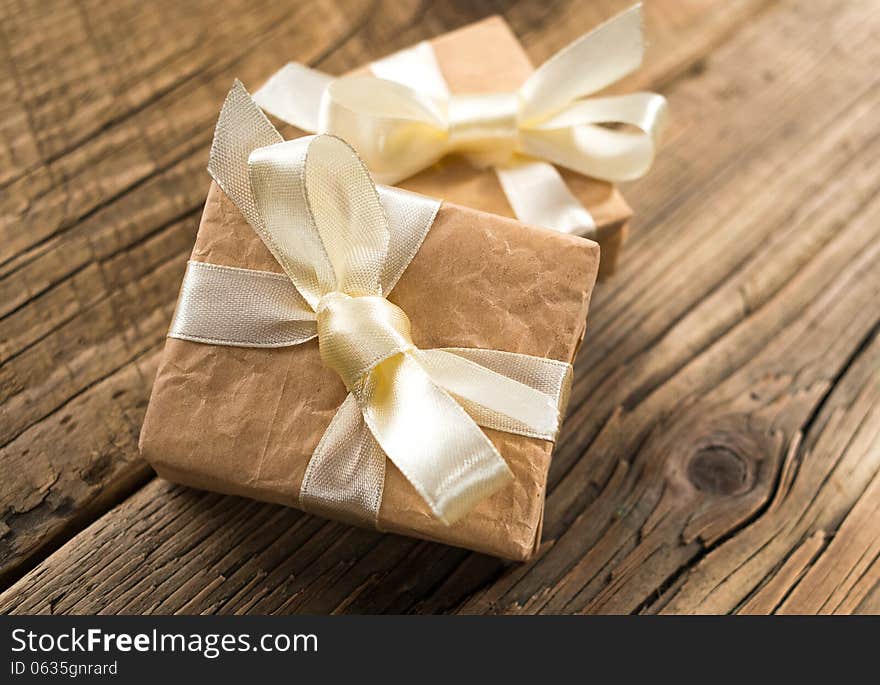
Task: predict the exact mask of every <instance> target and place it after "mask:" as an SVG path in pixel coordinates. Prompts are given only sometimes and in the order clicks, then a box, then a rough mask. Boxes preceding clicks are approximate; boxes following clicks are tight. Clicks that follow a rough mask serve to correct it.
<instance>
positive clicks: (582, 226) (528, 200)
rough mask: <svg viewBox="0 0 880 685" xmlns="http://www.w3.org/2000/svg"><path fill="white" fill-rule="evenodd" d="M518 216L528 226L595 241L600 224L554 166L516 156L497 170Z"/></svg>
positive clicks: (505, 192)
mask: <svg viewBox="0 0 880 685" xmlns="http://www.w3.org/2000/svg"><path fill="white" fill-rule="evenodd" d="M495 173H496V175H497V176H498V182H499V183H500V184H501V189H502V190H503V191H504V195H505V196H506V197H507V201H508V202H509V203H510V207H511V209H513V213H514V214H515V215H516V217H517V218H518V219H519V220H520V221H522V222H523V223H526V224H531V225H532V226H541V227H543V228H549V229H553V230H555V231H559V232H561V233H572V234H574V235H579V236H581V237H583V238H591V239H595V237H596V221H595V220H594V219H593V215H592V214H590V212H589V210H588V209H587V208H586V207H584V206H583V205H582V204H581V202H580V201H579V200H578V199H577V198H576V197H575V196H574V193H572V192H571V190H570V189H569V187H568V184H566V182H565V180H563V178H562V176H561V175H560V174H559V171H557V170H556V167H554V166H553V165H552V164H549V163H547V162H542V161H540V160H537V159H525V158H522V157H515V158H514V159H512V160H511V161H510V162H508V163H507V164H504V165H502V166H496V167H495Z"/></svg>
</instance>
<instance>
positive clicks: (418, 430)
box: [352, 354, 513, 524]
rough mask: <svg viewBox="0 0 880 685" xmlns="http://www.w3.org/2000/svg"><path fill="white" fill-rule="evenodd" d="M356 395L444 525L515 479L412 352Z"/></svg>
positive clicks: (388, 364)
mask: <svg viewBox="0 0 880 685" xmlns="http://www.w3.org/2000/svg"><path fill="white" fill-rule="evenodd" d="M352 393H353V394H354V395H355V397H356V398H357V400H358V404H359V405H360V408H361V411H362V412H363V415H364V420H365V421H366V423H367V425H368V426H369V428H370V431H371V432H372V434H373V436H374V437H375V438H376V441H377V442H378V443H379V445H380V446H381V447H382V449H383V450H384V452H385V454H386V455H387V457H388V458H389V459H390V460H391V461H392V462H393V463H394V465H395V466H396V467H397V468H398V469H400V471H401V473H403V475H404V476H405V477H406V479H407V480H408V481H409V482H410V483H411V484H412V486H413V487H414V488H415V489H416V491H417V492H418V493H419V495H420V496H421V497H422V499H423V500H424V501H425V502H426V504H427V505H428V507H429V508H430V509H431V511H432V512H433V514H434V515H435V516H436V517H437V518H438V519H440V520H441V521H443V522H445V523H447V524H450V523H454V522H455V521H457V520H458V519H460V518H461V517H462V516H464V515H465V514H467V513H468V512H469V511H470V510H471V509H473V507H474V506H476V505H477V504H478V503H479V502H481V501H482V500H484V499H485V498H487V497H489V496H490V495H492V494H493V493H495V492H496V491H497V490H499V489H500V488H501V487H503V486H505V485H507V484H508V483H510V482H511V480H512V479H513V474H512V473H511V471H510V468H509V467H508V466H507V463H506V462H505V461H504V459H503V458H502V457H501V455H500V454H499V453H498V450H497V449H496V448H495V446H494V445H493V444H492V442H491V441H490V440H489V439H488V438H487V437H486V435H485V434H484V433H483V431H481V430H480V428H479V427H478V426H477V424H476V423H474V421H473V420H472V419H471V418H470V417H469V416H468V415H467V413H466V412H465V411H464V409H462V407H461V406H459V404H458V403H457V402H456V401H455V399H453V398H452V397H451V396H450V395H449V393H447V392H446V391H445V390H443V389H442V388H441V387H439V386H438V385H437V384H436V383H434V381H433V380H432V379H431V378H430V376H429V375H428V374H427V373H426V372H425V370H424V369H423V368H422V366H421V365H420V364H419V362H418V361H417V360H416V358H415V357H413V356H411V355H410V354H398V355H395V356H394V357H391V358H389V359H387V360H386V361H385V362H383V363H381V364H379V365H378V366H377V367H376V368H375V369H373V371H372V372H371V373H370V374H369V375H368V376H367V377H366V378H365V379H364V381H363V382H362V383H361V384H360V385H359V386H358V387H356V388H354V389H353V390H352Z"/></svg>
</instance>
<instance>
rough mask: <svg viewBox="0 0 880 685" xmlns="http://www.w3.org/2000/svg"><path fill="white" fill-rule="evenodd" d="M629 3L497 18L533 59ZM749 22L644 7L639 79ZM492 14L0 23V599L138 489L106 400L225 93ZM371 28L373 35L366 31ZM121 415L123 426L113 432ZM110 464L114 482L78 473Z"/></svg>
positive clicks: (206, 14)
mask: <svg viewBox="0 0 880 685" xmlns="http://www.w3.org/2000/svg"><path fill="white" fill-rule="evenodd" d="M626 4H628V2H626V1H623V2H617V1H616V0H615V2H614V3H611V4H609V5H608V6H604V5H603V6H602V7H601V8H599V7H594V6H592V5H587V6H584V5H583V3H577V2H564V3H559V4H558V5H557V6H556V7H555V8H554V10H553V12H554V13H555V12H559V13H560V16H564V17H566V20H565V21H557V20H551V19H552V15H551V14H546V9H545V5H544V4H543V3H540V2H518V3H513V4H511V5H510V6H509V7H508V8H507V9H506V10H505V13H506V14H507V16H508V18H509V20H510V21H511V23H512V25H513V26H514V28H515V30H517V31H518V32H520V33H522V34H523V35H524V36H525V42H526V44H527V47H528V48H529V50H530V51H531V52H532V53H533V54H534V55H535V57H536V58H537V59H543V57H544V56H545V53H546V54H549V53H550V52H552V51H553V50H555V49H558V48H559V47H561V46H562V45H564V44H565V42H566V41H567V40H570V39H571V38H573V37H574V36H575V35H577V34H579V33H580V32H581V31H582V30H583V29H585V28H587V27H588V26H590V25H592V24H593V23H595V22H596V21H599V20H600V19H602V18H605V17H607V16H610V15H611V14H612V13H613V12H614V11H615V10H616V9H620V8H622V7H623V6H625V5H626ZM673 4H675V3H673ZM761 5H762V3H759V2H756V1H755V0H739V1H738V2H735V3H726V4H725V7H726V8H727V9H728V10H729V11H726V12H724V13H717V12H715V11H713V10H714V7H715V4H714V3H712V2H707V1H706V0H700V1H698V2H692V3H689V4H688V5H687V6H678V7H677V8H676V9H675V11H672V10H671V6H670V3H668V2H657V3H654V4H651V5H649V6H648V21H649V26H650V28H651V31H652V34H654V36H655V38H654V42H653V45H652V47H651V59H652V61H651V65H652V67H651V70H650V75H651V78H653V79H657V80H660V81H662V80H664V79H666V78H669V77H671V76H672V75H674V74H675V73H679V72H680V71H681V70H682V69H684V68H685V67H686V66H687V64H688V63H690V62H693V61H694V60H697V59H700V58H701V57H702V56H703V54H704V52H705V49H706V48H707V46H709V45H711V44H714V43H715V42H717V41H719V40H721V39H722V38H723V37H724V36H725V35H726V34H727V33H728V32H730V31H731V30H733V28H734V27H736V26H737V25H739V24H740V23H742V21H744V20H745V18H746V17H747V16H748V15H749V13H751V12H754V11H756V9H757V8H758V7H760V6H761ZM492 9H493V8H491V7H488V6H487V7H479V6H478V7H472V6H468V7H467V8H460V7H457V6H452V5H449V4H448V3H434V4H428V5H423V4H422V3H417V2H415V1H412V2H405V3H382V4H380V5H379V6H374V5H372V4H369V3H366V2H360V1H359V0H350V1H345V2H342V1H340V2H321V3H297V4H296V5H295V6H284V7H282V6H278V5H277V4H276V3H265V4H258V5H256V6H255V5H254V4H253V3H252V2H235V3H225V4H224V6H223V9H222V16H220V19H222V20H218V15H217V8H216V5H212V4H210V3H170V2H163V3H160V4H156V3H152V4H150V5H143V4H142V3H141V4H137V3H133V4H120V3H113V4H112V5H108V4H107V3H97V2H86V3H64V2H62V3H53V4H52V6H51V7H49V6H48V5H46V4H42V5H41V4H39V3H37V4H33V3H24V6H22V4H21V3H11V4H9V5H8V6H7V7H6V8H5V9H3V10H2V13H0V35H2V38H3V40H2V41H0V43H2V46H0V50H2V52H0V74H2V76H3V78H0V84H2V85H0V88H3V91H2V93H3V94H5V95H7V97H6V98H4V107H6V108H8V116H4V118H3V123H2V124H0V134H2V138H0V139H2V141H3V145H2V146H0V161H2V165H0V166H2V170H0V185H2V186H3V192H2V193H0V217H2V219H0V239H2V240H0V244H2V247H0V446H2V447H0V474H2V476H3V479H4V482H16V483H22V484H27V485H28V486H30V487H31V488H33V491H35V492H40V493H41V494H40V499H39V504H38V506H36V507H34V506H32V505H33V504H34V502H32V501H31V500H32V499H33V497H32V493H31V491H30V490H28V489H16V490H15V491H11V490H10V491H4V492H3V493H2V494H0V511H2V516H3V522H4V523H3V526H4V528H3V532H4V535H2V537H0V583H2V579H3V578H4V577H8V576H14V575H15V574H17V573H19V572H20V571H19V569H20V568H21V567H22V565H26V564H28V563H30V560H32V559H35V558H38V557H39V556H40V555H41V554H42V553H45V551H46V550H48V549H51V546H52V545H53V544H57V541H58V540H59V539H60V538H61V537H62V536H63V535H65V534H67V533H69V532H70V531H72V530H74V529H75V528H77V527H78V526H81V525H82V524H83V523H84V522H86V521H88V520H89V517H91V516H94V515H96V514H98V513H100V511H101V508H102V507H108V506H110V505H111V504H112V503H113V502H115V501H118V500H119V499H120V498H122V497H123V496H125V495H126V494H127V493H128V492H129V491H130V488H131V487H132V484H133V483H134V482H139V481H140V479H143V478H144V477H146V474H147V473H148V472H147V471H145V469H144V466H143V465H142V464H141V462H140V461H139V460H138V458H137V452H136V449H135V442H134V441H131V440H130V439H129V436H130V431H131V425H137V424H138V423H139V422H140V416H141V415H142V411H143V406H144V402H145V400H146V397H147V396H148V392H149V379H150V377H149V374H147V375H146V378H147V382H146V384H145V385H143V386H141V387H140V389H139V390H138V392H126V393H124V394H122V395H119V396H114V393H115V392H116V391H115V390H113V389H111V387H113V385H114V384H115V383H121V384H122V385H125V386H126V387H130V385H129V384H130V380H129V379H131V378H134V377H135V376H137V373H138V371H137V369H138V366H139V365H140V364H141V363H142V362H143V360H145V359H149V358H151V357H150V355H151V354H152V353H153V352H152V351H153V350H155V348H156V346H157V345H159V344H160V343H161V339H162V336H163V334H164V329H165V326H166V324H167V321H168V316H169V313H170V308H171V306H172V305H173V301H174V299H175V297H176V292H177V288H178V285H179V280H180V275H181V273H182V268H183V263H184V261H185V257H186V254H187V253H188V251H189V248H190V245H191V243H192V239H193V231H194V229H195V224H196V220H197V215H198V211H199V209H200V207H201V204H202V202H203V200H204V192H205V187H206V182H207V181H206V177H205V174H204V172H203V166H204V162H205V158H206V151H207V145H208V143H209V141H210V135H211V127H212V124H213V120H214V118H215V117H216V112H217V108H218V106H219V102H220V101H221V99H222V96H223V94H224V93H225V90H226V88H227V87H228V84H229V82H230V80H231V78H232V77H233V76H234V75H237V76H240V77H241V78H243V79H244V80H245V81H246V82H248V83H258V82H260V81H261V80H262V79H264V78H265V77H266V75H268V74H269V73H271V71H272V70H274V69H275V68H277V66H278V65H279V64H281V63H283V62H284V61H285V60H287V59H290V58H296V59H300V60H304V61H310V62H312V63H317V64H320V65H321V66H323V67H326V68H328V69H331V70H334V69H335V70H339V71H342V70H346V69H348V68H351V67H353V66H354V65H356V64H359V63H362V62H363V61H364V60H366V59H369V58H370V57H374V56H377V55H380V54H382V53H384V52H386V51H388V50H391V49H394V48H398V47H403V46H404V45H407V44H409V43H412V42H414V41H416V40H420V39H422V38H426V37H429V36H430V35H435V34H438V33H441V32H443V31H447V30H450V29H451V28H454V27H456V26H458V25H461V24H463V23H466V22H468V21H472V20H475V19H477V18H479V17H480V16H483V15H485V14H487V13H489V12H490V11H492ZM373 13H375V14H376V16H381V17H382V21H381V22H376V21H370V17H371V16H373ZM574 18H577V21H574V20H573V19H574ZM307 19H308V20H307ZM318 25H320V26H321V27H322V30H321V31H316V30H315V29H314V27H315V26H318ZM120 30H123V31H124V32H125V35H126V40H125V41H120V40H119V39H118V36H119V31H120ZM695 36H699V37H700V40H699V41H693V40H692V39H693V38H694V37H695ZM62 38H63V40H62ZM687 45H689V46H690V47H689V48H686V49H682V46H687ZM673 53H674V54H673ZM4 115H7V110H4ZM86 398H87V399H86ZM80 399H83V401H85V402H86V403H87V404H88V406H89V407H90V409H89V410H88V415H89V416H90V417H91V418H89V421H91V422H93V423H94V424H95V426H96V429H95V432H94V436H93V437H94V440H88V441H86V442H84V443H81V444H79V443H71V442H68V441H66V438H65V437H64V435H65V434H64V431H65V430H66V429H65V428H64V425H65V424H62V423H61V421H62V419H64V417H65V416H67V415H68V410H69V409H70V408H71V407H75V406H79V405H78V404H77V403H78V402H79V401H80ZM78 411H79V410H78ZM83 411H84V410H83ZM121 415H125V416H127V417H129V420H128V421H127V422H121V423H113V422H114V420H115V419H114V418H113V417H116V416H121ZM99 417H101V418H99ZM68 421H69V419H68ZM83 421H85V419H83ZM101 421H103V424H101V423H100V422H101ZM99 424H100V425H99ZM83 430H85V427H83ZM36 435H39V436H41V437H40V439H39V440H36V438H35V437H34V436H36ZM101 436H103V438H102V437H101ZM116 436H126V437H125V438H124V439H123V438H118V437H116ZM101 439H104V440H106V442H105V443H104V444H103V445H102V443H101V442H100V440H101ZM60 445H65V448H64V449H63V450H61V449H58V447H57V446H60ZM35 453H37V458H34V457H33V455H34V454H35ZM108 459H110V460H111V462H112V468H108V469H102V470H100V472H94V471H93V470H91V469H90V464H92V463H93V462H95V461H102V462H103V461H107V460H108ZM83 473H92V474H93V475H92V476H91V478H92V480H90V481H87V480H83V478H82V477H81V476H80V474H83ZM50 475H51V477H49V476H50ZM7 477H8V479H9V480H8V481H7ZM98 493H100V496H99V497H97V498H96V495H97V494H98Z"/></svg>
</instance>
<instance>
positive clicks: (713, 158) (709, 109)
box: [0, 0, 880, 613]
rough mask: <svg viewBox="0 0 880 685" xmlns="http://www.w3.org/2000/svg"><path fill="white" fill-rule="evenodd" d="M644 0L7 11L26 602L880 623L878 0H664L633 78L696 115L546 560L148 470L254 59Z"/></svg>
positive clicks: (528, 22)
mask: <svg viewBox="0 0 880 685" xmlns="http://www.w3.org/2000/svg"><path fill="white" fill-rule="evenodd" d="M625 4H627V3H590V4H586V3H575V2H559V3H553V4H551V5H550V6H548V5H547V4H546V3H539V2H516V3H510V4H504V5H496V4H491V3H486V4H485V5H483V4H481V3H477V4H476V6H475V5H474V4H471V3H462V4H459V3H427V4H417V3H380V4H379V5H378V6H373V5H368V4H367V3H365V2H364V3H355V2H352V3H347V2H345V3H344V2H338V3H331V2H324V3H311V4H303V5H302V6H300V5H297V6H296V7H295V8H293V9H289V8H286V7H285V8H284V9H282V8H281V7H280V6H277V5H274V4H271V3H267V4H266V5H265V6H259V5H258V6H256V7H254V6H253V4H252V3H241V4H240V5H238V4H231V5H230V6H229V7H228V8H227V7H225V6H224V9H223V12H224V15H225V17H224V18H225V19H228V21H209V20H208V17H210V16H211V13H212V12H215V11H216V10H215V9H214V6H209V5H207V4H205V5H201V4H199V3H195V4H193V3H189V4H186V3H177V4H172V3H168V7H167V8H164V9H165V11H166V14H165V15H164V16H165V17H166V18H165V19H163V20H162V21H159V20H158V19H157V16H155V15H156V14H157V10H156V9H152V8H147V7H143V6H141V5H136V4H130V5H129V4H128V3H123V4H115V5H114V6H113V7H110V6H106V4H99V3H94V4H89V3H86V4H85V5H84V6H82V7H81V6H79V5H71V6H70V7H69V8H67V9H66V10H65V11H57V8H56V9H55V11H52V12H49V11H48V9H46V10H41V9H40V8H34V7H28V8H26V9H27V11H22V8H18V7H10V8H8V9H6V10H4V11H3V19H2V23H0V30H2V32H3V39H4V40H3V41H2V43H3V49H4V51H5V52H4V53H0V64H2V66H0V69H2V70H4V74H3V78H2V79H0V83H2V84H3V85H2V86H0V87H3V88H4V89H8V92H4V94H7V95H8V97H7V98H6V99H5V100H6V101H8V102H11V103H14V104H11V105H6V107H8V108H9V111H8V114H7V116H5V117H4V118H3V124H2V125H0V135H2V140H4V142H5V145H4V146H2V147H0V159H2V160H3V164H2V165H0V168H2V171H0V184H3V186H4V191H3V193H2V198H3V199H2V200H0V207H2V210H0V216H3V217H4V219H3V223H0V236H2V237H3V238H4V240H3V247H2V248H0V250H3V251H4V252H3V256H2V262H0V263H2V265H0V293H2V295H0V307H2V308H3V309H2V310H0V316H2V318H0V363H2V366H0V379H2V383H0V387H2V390H0V392H2V395H0V445H3V446H2V448H0V450H2V451H0V455H2V456H0V469H2V475H3V482H4V484H5V483H13V484H14V487H4V489H3V490H4V491H3V493H2V494H0V498H2V499H0V505H2V510H3V523H2V524H0V526H2V528H0V564H2V569H3V576H0V577H5V578H6V580H7V582H11V585H9V587H8V589H6V591H5V592H3V593H2V594H0V610H2V611H4V612H71V613H90V612H106V613H117V612H126V613H133V612H162V613H170V612H188V613H196V612H224V613H241V612H293V611H305V612H332V611H336V612H343V611H348V612H380V611H384V612H409V611H419V612H438V611H459V612H467V613H471V612H547V613H554V612H651V613H653V612H705V611H728V612H731V611H742V612H753V613H766V612H772V611H777V612H814V611H823V612H855V611H863V612H872V611H878V610H880V591H878V586H880V550H878V546H877V540H878V539H880V532H878V531H880V513H878V511H880V508H878V501H880V485H878V483H880V475H878V474H880V414H878V410H877V406H878V402H877V399H878V398H877V396H878V394H880V375H878V369H880V365H878V357H880V341H878V331H880V305H878V301H880V300H878V298H877V296H878V294H880V270H878V268H877V264H878V258H880V254H878V252H880V248H878V244H880V243H878V240H877V239H878V237H880V236H878V233H880V228H878V226H880V221H878V219H880V201H878V200H877V197H878V192H877V191H878V187H877V186H878V184H880V180H878V179H880V174H878V168H877V167H878V164H877V162H876V161H875V160H877V159H878V152H880V140H878V133H880V130H878V125H877V122H876V117H874V116H873V112H875V111H876V108H877V106H878V104H880V103H878V102H877V101H878V100H880V83H878V81H880V75H877V74H876V69H875V68H874V65H876V63H877V60H878V58H880V54H878V53H880V45H877V44H876V41H873V40H872V36H874V35H876V32H877V30H878V28H880V16H878V13H877V11H876V9H875V7H874V6H873V3H871V2H854V3H847V4H846V5H844V6H841V4H840V3H833V2H830V1H818V2H810V3H806V2H800V3H797V2H782V3H758V2H736V3H725V4H724V5H725V10H724V11H718V6H717V3H713V2H708V1H706V0H689V1H688V2H684V3H681V2H672V1H671V0H669V1H666V0H658V1H656V2H653V3H649V4H648V6H647V12H648V20H647V23H648V27H649V33H650V36H651V38H652V44H651V46H650V52H649V54H650V62H649V67H648V68H647V69H646V70H644V71H643V72H642V73H640V74H639V75H638V76H637V77H636V78H635V79H633V80H632V81H631V82H630V83H629V84H628V85H630V86H633V85H637V86H645V85H652V84H654V85H657V86H658V87H663V88H664V92H665V93H666V94H667V95H668V96H669V97H670V104H671V108H672V113H673V119H672V121H673V123H672V126H671V130H670V132H669V134H668V136H667V140H666V144H665V147H664V151H663V154H662V156H661V158H660V160H659V161H658V164H657V165H656V166H655V168H654V170H653V171H652V172H651V174H650V176H648V177H647V178H646V179H644V180H642V181H640V182H638V183H636V184H633V185H631V186H630V187H629V188H627V189H625V191H626V193H627V197H628V199H629V200H630V202H631V203H632V204H633V205H634V207H635V209H636V212H637V217H638V220H637V223H636V225H635V227H634V231H633V233H632V236H631V242H630V244H629V245H628V247H627V250H626V251H625V253H624V261H623V270H622V272H621V273H620V274H619V276H618V277H616V278H615V279H614V280H613V281H612V282H610V283H609V284H606V285H604V286H603V287H602V288H601V289H600V290H599V292H598V293H597V295H596V297H595V298H594V306H593V309H592V312H591V317H590V321H589V327H588V337H587V343H586V345H585V348H584V350H583V352H582V354H581V356H580V358H579V360H578V363H577V376H576V384H575V389H574V395H573V399H572V403H571V408H570V415H569V418H568V422H567V425H566V428H565V430H564V434H563V436H562V439H561V441H560V444H559V446H558V448H557V451H556V453H555V456H554V462H553V467H552V470H551V489H550V493H549V497H548V501H547V512H546V520H545V533H544V539H545V544H544V547H543V549H542V552H541V554H540V556H539V557H538V558H537V559H536V560H535V561H533V562H531V563H530V564H526V565H518V566H508V565H505V564H503V563H502V562H499V561H497V560H494V559H489V558H486V557H483V556H480V555H476V554H471V553H468V552H465V551H462V550H457V549H453V548H449V547H444V546H441V545H434V544H430V543H425V542H419V541H414V540H408V539H403V538H398V537H394V536H382V535H378V534H376V533H371V532H366V531H360V530H356V529H351V528H346V527H344V526H340V525H337V524H333V523H328V522H324V521H320V520H318V519H315V518H312V517H308V516H304V515H301V514H299V513H297V512H295V511H292V510H289V509H284V508H281V507H273V506H269V505H264V504H259V503H255V502H248V501H245V500H240V499H236V498H229V497H221V496H218V495H213V494H209V493H200V492H195V491H191V490H186V489H184V488H179V487H176V486H172V485H169V484H166V483H164V482H161V481H157V480H150V475H149V474H150V472H149V470H148V469H147V468H146V467H145V466H144V465H143V464H142V463H141V462H140V461H139V460H138V458H137V456H136V435H137V431H138V428H139V424H140V420H141V417H142V413H143V407H144V404H145V401H146V398H147V397H148V392H149V385H150V382H151V378H152V373H153V370H154V368H155V364H156V358H157V356H156V355H157V353H158V350H159V348H160V346H161V340H162V336H163V335H164V331H165V327H166V326H167V322H168V319H169V317H170V313H171V309H172V308H173V302H174V298H175V295H176V291H177V287H178V284H179V279H180V275H181V273H182V266H183V263H184V262H185V259H186V254H187V253H188V249H189V246H190V245H191V242H192V238H193V231H194V227H195V221H196V217H197V214H198V210H199V208H200V205H201V203H202V201H203V199H204V198H203V195H204V191H205V187H206V182H205V179H204V174H203V173H202V172H201V168H202V166H203V164H204V157H205V154H206V146H207V144H208V141H209V137H210V131H211V123H212V120H213V118H214V117H215V116H216V110H217V106H218V104H219V101H220V99H221V98H222V94H223V92H224V91H225V89H226V87H227V86H228V83H229V81H230V80H231V78H232V76H233V75H238V76H240V77H241V78H243V79H244V80H245V81H246V82H252V83H257V82H260V81H261V80H262V79H263V78H265V76H266V75H267V74H268V73H270V72H271V71H272V70H273V69H274V68H275V67H277V65H278V64H280V63H282V62H283V61H285V60H286V59H289V58H291V57H293V58H296V59H300V60H304V61H311V62H312V63H316V64H320V65H321V66H322V67H325V68H327V69H328V70H330V71H342V70H346V69H348V68H351V67H352V66H355V65H356V64H359V63H362V62H363V61H365V60H366V59H369V58H371V57H376V56H378V55H380V54H383V53H384V52H387V51H388V50H391V49H394V48H397V47H403V46H404V45H407V44H409V43H412V42H414V41H416V40H419V39H422V38H425V37H428V36H430V35H436V34H438V33H441V32H443V31H446V30H449V29H451V28H454V27H456V26H459V25H461V24H463V23H466V22H467V21H471V20H474V19H477V18H480V17H481V16H485V15H486V14H489V13H491V12H492V11H497V10H502V11H503V13H504V14H505V16H506V18H507V19H508V20H509V21H510V22H511V24H512V26H513V27H514V30H515V31H516V32H517V33H518V34H519V35H520V36H522V38H523V41H524V43H525V45H526V47H527V49H528V50H529V52H530V54H531V55H532V56H533V58H534V59H535V60H536V61H540V60H541V59H543V58H545V57H546V56H548V55H549V54H551V53H552V52H553V51H554V50H556V49H558V48H559V47H561V46H562V45H564V44H565V42H566V41H567V40H570V39H571V38H573V37H575V36H576V35H577V34H579V33H581V32H582V31H583V30H584V29H585V28H587V27H588V26H590V25H592V24H594V23H596V22H597V21H599V20H601V19H603V18H605V17H607V16H610V15H611V14H613V12H614V10H615V9H618V8H620V7H621V6H624V5H625ZM62 6H63V3H62ZM40 12H45V15H46V16H33V15H34V14H35V13H40ZM315 15H317V16H319V17H320V18H321V19H322V20H323V23H324V29H323V30H322V31H320V32H318V31H314V30H309V27H310V26H313V24H310V23H309V22H311V21H312V19H311V17H313V16H315ZM371 16H372V17H376V16H378V17H381V21H378V20H375V19H374V20H370V17H371ZM303 17H310V19H309V22H306V21H303ZM169 19H170V20H169ZM120 26H124V27H130V29H131V30H130V31H129V33H130V34H131V36H132V39H131V40H130V41H119V40H118V39H117V38H116V35H117V33H118V30H119V27H120ZM38 27H39V28H38ZM236 29H240V31H241V34H240V35H239V36H238V38H237V39H236V40H232V35H233V31H234V30H236ZM209 32H215V34H214V35H215V36H218V37H217V38H216V39H215V38H212V39H210V40H208V39H207V36H208V35H209ZM62 35H63V36H65V37H67V40H68V42H69V45H70V48H69V52H65V51H61V50H60V48H57V47H56V44H58V43H59V42H60V41H59V36H62ZM44 42H45V43H51V45H45V46H44V45H43V43H44ZM229 45H234V46H235V49H234V50H229ZM258 46H259V47H258ZM7 77H8V78H7ZM141 486H143V487H141ZM92 521H93V523H91V525H89V523H90V522H92ZM78 531H79V532H78ZM56 548H57V549H56ZM53 550H54V551H53ZM31 567H33V568H32V570H28V569H29V568H31ZM16 579H17V580H16Z"/></svg>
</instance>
